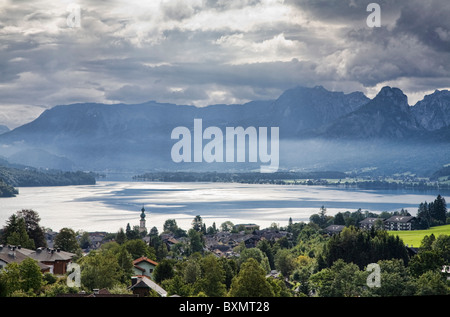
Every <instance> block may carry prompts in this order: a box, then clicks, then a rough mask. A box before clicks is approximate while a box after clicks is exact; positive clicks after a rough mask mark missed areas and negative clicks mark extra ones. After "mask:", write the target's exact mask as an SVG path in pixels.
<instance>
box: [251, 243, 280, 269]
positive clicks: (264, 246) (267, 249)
mask: <svg viewBox="0 0 450 317" xmlns="http://www.w3.org/2000/svg"><path fill="white" fill-rule="evenodd" d="M256 247H257V248H258V249H260V250H261V251H262V252H263V253H264V254H265V255H266V256H267V260H268V261H269V266H270V269H272V270H274V269H275V260H274V255H273V254H274V252H273V249H272V246H271V245H270V243H269V241H267V240H266V239H264V240H261V241H259V242H258V243H257V244H256Z"/></svg>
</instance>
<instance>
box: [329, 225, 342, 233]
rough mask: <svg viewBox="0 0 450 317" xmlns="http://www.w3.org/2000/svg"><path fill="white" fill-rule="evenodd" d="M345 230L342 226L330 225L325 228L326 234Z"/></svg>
mask: <svg viewBox="0 0 450 317" xmlns="http://www.w3.org/2000/svg"><path fill="white" fill-rule="evenodd" d="M344 228H345V226H342V225H331V226H328V227H326V228H325V230H327V231H328V232H340V231H342V230H343V229H344Z"/></svg>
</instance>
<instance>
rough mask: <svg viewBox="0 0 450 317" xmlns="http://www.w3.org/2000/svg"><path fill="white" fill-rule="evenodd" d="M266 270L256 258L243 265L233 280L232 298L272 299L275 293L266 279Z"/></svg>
mask: <svg viewBox="0 0 450 317" xmlns="http://www.w3.org/2000/svg"><path fill="white" fill-rule="evenodd" d="M265 275H266V273H265V272H264V269H263V268H262V267H261V266H260V265H259V263H258V262H257V261H256V260H255V259H254V258H249V259H248V260H247V261H246V262H244V263H243V264H242V265H241V270H240V272H239V274H238V275H237V276H236V277H235V278H234V279H233V281H232V283H231V288H230V292H229V296H231V297H272V296H274V292H273V290H272V287H271V285H270V283H269V282H268V281H267V279H266V277H265Z"/></svg>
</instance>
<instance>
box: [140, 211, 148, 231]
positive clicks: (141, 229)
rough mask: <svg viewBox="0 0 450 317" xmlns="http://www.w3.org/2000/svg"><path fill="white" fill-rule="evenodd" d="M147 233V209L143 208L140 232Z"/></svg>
mask: <svg viewBox="0 0 450 317" xmlns="http://www.w3.org/2000/svg"><path fill="white" fill-rule="evenodd" d="M143 231H147V228H146V227H145V208H144V206H142V209H141V221H140V222H139V232H143Z"/></svg>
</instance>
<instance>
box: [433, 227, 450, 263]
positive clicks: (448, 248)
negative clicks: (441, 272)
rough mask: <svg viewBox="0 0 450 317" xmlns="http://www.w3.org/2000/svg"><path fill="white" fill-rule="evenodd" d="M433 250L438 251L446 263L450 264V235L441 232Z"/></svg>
mask: <svg viewBox="0 0 450 317" xmlns="http://www.w3.org/2000/svg"><path fill="white" fill-rule="evenodd" d="M432 248H433V250H435V251H436V252H438V253H439V254H440V256H441V257H442V258H443V259H444V261H445V263H449V264H450V235H446V234H441V235H439V236H438V237H437V239H436V241H434V242H433V244H432Z"/></svg>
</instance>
